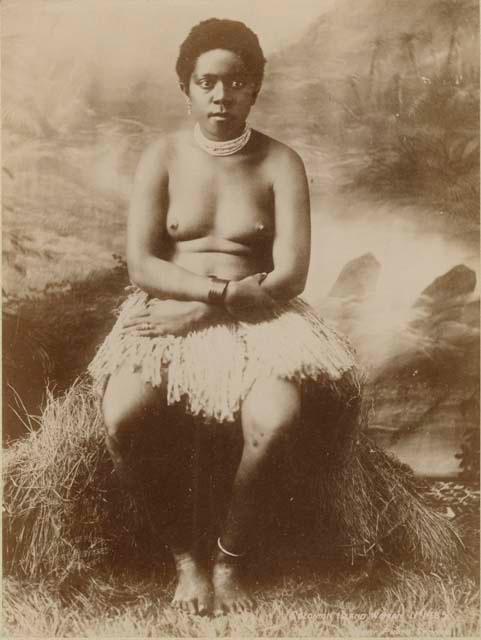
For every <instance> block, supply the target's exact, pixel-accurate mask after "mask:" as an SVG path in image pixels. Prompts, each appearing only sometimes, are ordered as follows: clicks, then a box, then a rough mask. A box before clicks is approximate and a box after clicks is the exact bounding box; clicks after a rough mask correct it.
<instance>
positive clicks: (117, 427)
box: [102, 376, 160, 437]
mask: <svg viewBox="0 0 481 640" xmlns="http://www.w3.org/2000/svg"><path fill="white" fill-rule="evenodd" d="M157 405H158V406H160V399H159V398H158V395H157V394H155V393H154V392H153V390H152V387H150V385H148V386H147V385H145V384H144V383H141V382H140V381H139V380H138V379H137V378H133V377H130V380H129V379H127V378H126V377H125V376H117V377H111V378H110V380H109V382H108V384H107V387H106V389H105V393H104V396H103V399H102V413H103V419H104V425H105V429H106V431H107V434H108V435H109V436H111V437H117V436H119V435H121V434H122V433H126V432H133V431H136V430H137V429H139V428H140V427H141V425H142V424H143V423H144V422H145V420H146V419H147V418H148V417H149V416H150V415H152V414H153V412H154V409H155V408H156V407H157Z"/></svg>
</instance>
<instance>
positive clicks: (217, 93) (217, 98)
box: [213, 80, 229, 102]
mask: <svg viewBox="0 0 481 640" xmlns="http://www.w3.org/2000/svg"><path fill="white" fill-rule="evenodd" d="M213 100H214V102H227V101H228V100H229V96H228V93H227V91H226V88H225V86H224V83H223V82H221V81H220V80H219V82H217V83H216V85H215V87H214V94H213Z"/></svg>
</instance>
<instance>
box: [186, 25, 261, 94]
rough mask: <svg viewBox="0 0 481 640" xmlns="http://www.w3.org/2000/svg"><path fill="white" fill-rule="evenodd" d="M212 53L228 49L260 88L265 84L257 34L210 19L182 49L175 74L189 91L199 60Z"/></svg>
mask: <svg viewBox="0 0 481 640" xmlns="http://www.w3.org/2000/svg"><path fill="white" fill-rule="evenodd" d="M212 49H227V50H228V51H232V52H234V53H236V54H237V55H238V56H239V57H240V58H241V59H242V61H243V63H244V65H245V67H246V69H247V71H248V73H249V75H250V76H251V78H252V80H253V81H254V83H255V85H256V87H257V88H259V87H260V86H261V84H262V78H263V77H264V65H265V63H266V60H265V58H264V54H263V52H262V49H261V46H260V44H259V39H258V37H257V36H256V34H255V33H254V32H253V31H251V30H250V29H249V28H248V27H246V25H245V24H244V23H243V22H238V21H237V20H219V19H218V18H210V19H209V20H204V21H203V22H200V23H199V24H198V25H196V26H195V27H193V28H192V29H191V31H190V33H189V35H188V36H187V38H186V39H185V40H184V42H183V43H182V44H181V45H180V51H179V57H178V58H177V64H176V65H175V70H176V71H177V75H178V76H179V80H180V82H181V83H182V84H183V85H184V87H185V88H186V89H188V87H189V82H190V77H191V75H192V72H193V71H194V67H195V63H196V62H197V58H198V57H199V56H200V55H202V54H203V53H205V52H206V51H211V50H212Z"/></svg>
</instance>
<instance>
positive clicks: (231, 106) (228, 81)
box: [188, 49, 257, 140]
mask: <svg viewBox="0 0 481 640" xmlns="http://www.w3.org/2000/svg"><path fill="white" fill-rule="evenodd" d="M188 95H189V97H190V100H191V103H192V115H193V116H194V118H195V119H196V120H197V121H198V122H199V124H200V126H201V129H202V131H203V133H204V134H205V135H206V136H207V137H209V138H212V139H214V140H229V139H231V138H235V137H237V136H239V135H240V134H241V133H242V131H243V129H244V125H245V121H246V118H247V116H248V115H249V111H250V110H251V107H252V105H253V104H254V102H255V99H256V95H257V92H256V87H255V85H254V83H253V81H252V80H251V79H250V77H249V75H248V73H247V71H246V68H245V66H244V63H243V62H242V59H241V58H240V57H239V56H238V55H237V54H235V53H234V52H232V51H227V50H225V49H213V50H211V51H206V52H205V53H203V54H202V55H200V56H199V57H198V58H197V62H196V65H195V68H194V71H193V72H192V76H191V78H190V83H189V87H188Z"/></svg>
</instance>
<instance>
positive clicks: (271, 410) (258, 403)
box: [213, 378, 301, 612]
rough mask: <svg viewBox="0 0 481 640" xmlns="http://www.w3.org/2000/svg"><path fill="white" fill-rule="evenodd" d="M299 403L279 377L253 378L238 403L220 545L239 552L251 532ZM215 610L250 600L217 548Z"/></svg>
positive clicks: (234, 563) (295, 389) (231, 561)
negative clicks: (233, 468) (239, 437)
mask: <svg viewBox="0 0 481 640" xmlns="http://www.w3.org/2000/svg"><path fill="white" fill-rule="evenodd" d="M300 409H301V392H300V388H299V386H298V385H296V384H295V383H293V382H290V381H288V380H281V379H279V378H272V379H265V380H259V381H257V382H256V383H255V385H254V386H253V387H252V389H251V391H250V392H249V395H248V396H247V398H246V399H245V400H244V402H243V406H242V413H241V419H242V431H243V436H244V447H243V451H242V457H241V461H240V463H239V468H238V470H237V474H236V477H235V480H234V485H233V490H232V497H231V503H230V507H229V511H228V514H227V518H226V521H225V524H224V527H223V529H222V532H221V537H220V541H221V545H222V547H223V548H224V549H225V550H226V551H229V552H231V553H233V554H242V553H244V552H245V551H246V550H247V548H248V546H249V543H250V542H251V541H252V539H253V538H255V531H256V522H257V521H258V519H259V518H260V517H261V514H262V512H263V509H264V508H265V506H266V505H267V504H268V502H267V501H270V500H271V499H272V498H273V496H269V495H267V492H266V491H265V489H266V486H267V483H266V480H267V479H268V475H269V470H270V469H271V468H272V467H271V464H272V462H273V461H275V459H276V457H277V455H278V453H279V445H280V444H281V443H282V441H283V440H285V439H286V437H287V436H288V435H289V434H290V433H292V432H293V431H294V430H296V429H297V427H298V425H299V418H300ZM213 581H214V589H215V598H216V610H218V611H219V612H220V611H223V610H234V611H235V610H238V609H245V608H248V607H249V606H250V599H249V598H248V596H247V594H246V593H245V591H244V590H243V589H242V587H241V585H240V582H239V563H238V560H237V559H236V558H234V557H233V556H230V555H229V554H228V553H224V552H223V551H222V550H220V549H219V552H218V555H217V558H216V561H215V565H214V572H213Z"/></svg>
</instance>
